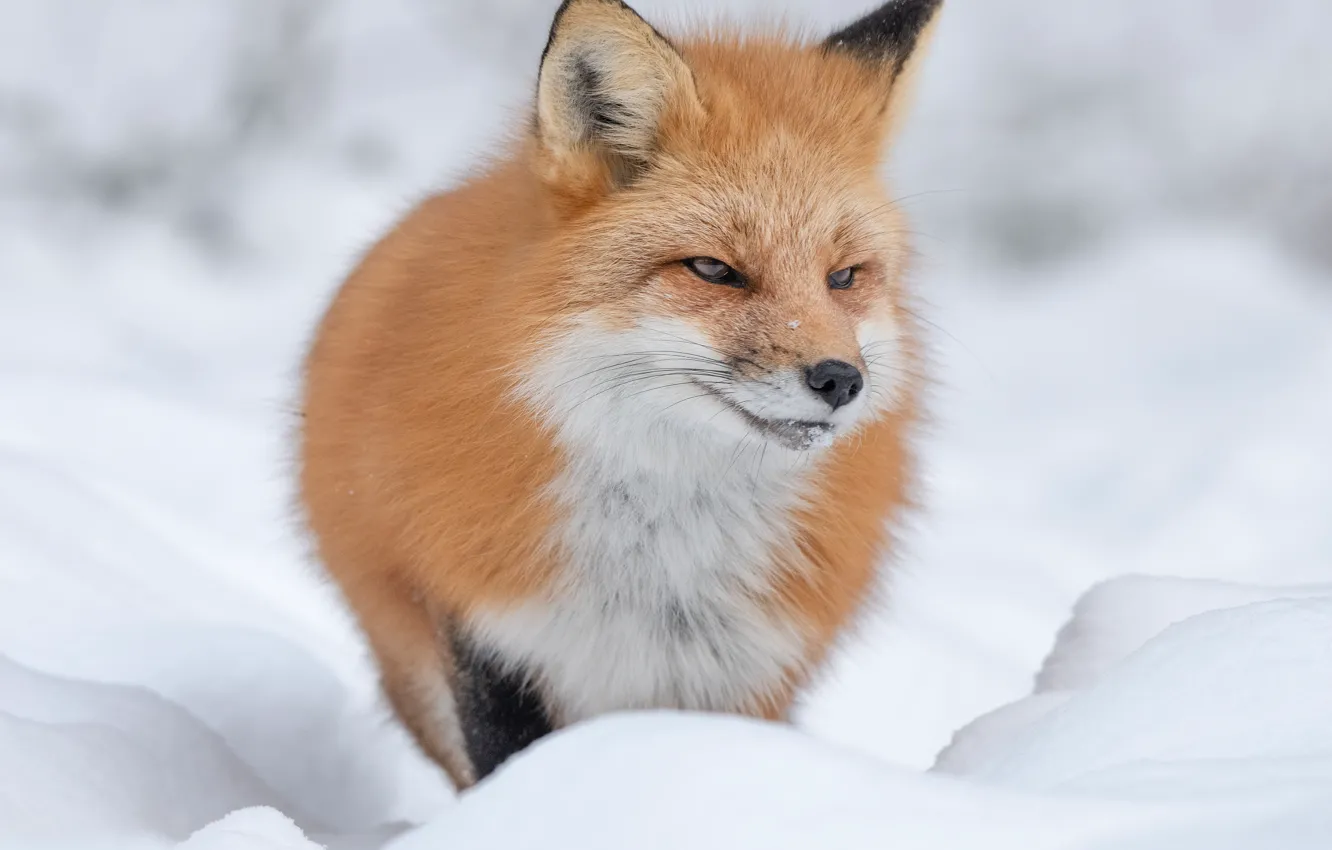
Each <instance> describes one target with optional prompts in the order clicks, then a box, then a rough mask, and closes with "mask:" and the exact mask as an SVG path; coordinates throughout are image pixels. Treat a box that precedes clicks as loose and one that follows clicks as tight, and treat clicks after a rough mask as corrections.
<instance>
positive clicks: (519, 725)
mask: <svg viewBox="0 0 1332 850" xmlns="http://www.w3.org/2000/svg"><path fill="white" fill-rule="evenodd" d="M451 638H452V644H453V646H452V650H453V652H452V654H453V656H454V661H455V673H454V683H455V694H456V698H457V706H458V718H459V721H460V725H461V727H462V733H463V737H464V739H465V741H466V748H467V755H468V759H469V761H470V762H471V766H472V770H473V773H474V775H475V777H476V780H477V781H479V780H481V779H484V778H485V777H486V776H488V775H489V774H490V773H491V772H492V771H494V770H495V768H497V767H499V765H500V764H501V763H503V762H504V760H505V759H507V758H509V757H510V756H512V755H514V754H515V753H517V752H518V751H519V750H522V749H524V748H526V747H527V746H528V745H530V744H532V743H533V742H535V741H536V740H537V739H538V738H541V737H543V736H545V735H548V734H550V732H551V731H552V729H553V724H552V723H551V716H550V712H549V710H548V709H547V707H546V705H545V702H544V700H543V699H542V697H541V695H540V694H539V693H538V692H537V691H536V690H535V689H534V688H533V687H532V685H531V683H530V681H529V680H528V678H527V677H525V676H523V675H522V674H521V673H519V672H516V671H514V670H513V669H511V668H510V667H508V666H505V665H501V664H500V663H499V662H498V661H497V660H496V659H495V658H494V657H493V656H492V655H490V654H489V653H488V652H486V651H485V650H484V649H482V648H480V647H478V646H477V645H476V644H475V643H473V642H472V641H471V640H470V639H469V638H468V637H467V636H466V635H464V634H463V633H462V632H461V631H458V630H455V631H454V632H453V634H452V635H451Z"/></svg>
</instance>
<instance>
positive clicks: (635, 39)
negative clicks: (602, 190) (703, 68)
mask: <svg viewBox="0 0 1332 850" xmlns="http://www.w3.org/2000/svg"><path fill="white" fill-rule="evenodd" d="M679 103H684V104H685V105H696V104H697V94H696V93H695V90H694V79H693V74H692V73H691V72H690V70H689V67H688V66H687V65H686V64H685V61H684V59H683V58H682V57H681V56H680V54H679V53H677V52H676V50H675V48H674V47H672V46H671V43H670V42H668V41H667V40H666V39H665V38H664V37H663V36H662V35H661V34H660V33H658V32H657V31H656V30H654V29H653V28H652V27H651V25H649V24H648V23H647V22H646V21H644V20H643V19H642V18H640V17H639V16H638V14H637V13H636V12H634V10H633V9H630V8H629V7H628V6H626V5H625V4H624V3H622V2H620V0H565V2H564V3H563V4H562V5H561V6H560V8H559V11H557V12H556V13H555V22H554V24H552V26H551V30H550V40H549V41H548V42H547V44H546V52H545V53H544V54H543V55H542V58H541V73H540V77H539V80H538V83H537V136H538V141H539V142H540V144H541V145H542V147H543V148H545V149H546V150H547V151H548V152H550V153H551V154H553V155H554V156H555V158H556V159H557V160H560V159H566V158H568V157H570V156H574V157H576V156H578V155H579V154H580V153H592V154H594V155H596V156H599V157H600V158H602V159H603V160H604V161H605V162H606V164H607V165H609V166H610V169H611V173H612V175H613V176H614V177H615V178H617V179H623V178H624V177H625V175H626V174H629V175H632V173H633V172H635V171H637V170H639V169H641V168H642V166H643V165H645V164H646V163H647V162H648V161H649V159H650V158H651V155H652V152H653V150H654V148H655V147H656V139H657V132H658V128H659V125H660V122H661V119H662V116H663V115H664V114H665V113H666V111H667V109H668V108H669V107H670V106H672V105H673V104H679Z"/></svg>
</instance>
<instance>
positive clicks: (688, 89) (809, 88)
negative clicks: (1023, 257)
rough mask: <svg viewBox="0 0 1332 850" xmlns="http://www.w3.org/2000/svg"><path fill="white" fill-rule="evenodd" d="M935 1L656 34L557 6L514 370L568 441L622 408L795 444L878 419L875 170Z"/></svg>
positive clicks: (897, 342)
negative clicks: (802, 36)
mask: <svg viewBox="0 0 1332 850" xmlns="http://www.w3.org/2000/svg"><path fill="white" fill-rule="evenodd" d="M940 5H941V0H892V2H889V3H887V4H886V5H884V6H883V7H882V8H880V9H878V10H877V11H874V12H872V13H870V14H869V15H867V16H866V17H865V18H863V19H861V20H859V21H857V22H855V23H852V24H850V25H849V26H847V27H845V28H843V29H841V30H839V31H837V32H835V33H833V34H832V35H831V36H829V37H827V38H826V39H824V40H822V41H818V42H815V43H798V42H795V41H793V40H791V39H789V38H786V37H783V36H780V35H765V36H750V37H741V36H738V35H734V34H730V33H721V32H713V33H708V34H704V35H702V36H700V37H697V38H693V39H687V40H686V39H682V40H675V39H668V38H667V37H665V36H663V35H662V34H661V33H659V32H657V31H656V30H655V29H654V28H653V27H652V26H651V25H649V24H648V23H647V22H646V21H644V20H643V19H642V18H640V17H639V16H638V15H637V14H636V13H635V12H634V11H633V10H632V9H630V8H629V7H628V6H626V5H625V4H624V3H622V2H620V1H619V0H565V2H564V3H563V5H562V6H561V7H560V8H559V11H558V12H557V13H556V16H555V21H554V25H553V27H552V29H551V33H550V40H549V42H548V44H547V46H546V50H545V53H544V55H543V57H542V62H541V68H540V74H539V78H538V80H539V81H538V86H537V98H536V110H535V118H534V121H533V123H532V130H531V136H530V139H529V140H528V145H527V153H526V157H527V159H526V162H527V165H528V166H529V167H530V168H531V169H532V173H534V174H535V177H536V182H537V183H538V184H539V186H540V187H541V188H540V194H541V197H542V198H543V199H544V201H545V202H546V204H545V205H546V207H547V208H548V209H549V211H550V212H549V217H550V218H551V226H550V228H549V230H548V231H547V232H548V233H549V234H551V235H550V236H549V238H548V239H547V241H546V244H545V247H544V248H543V250H542V251H541V252H540V254H541V257H540V266H541V267H542V268H544V269H547V270H549V273H548V275H547V279H546V280H545V281H544V283H543V284H542V285H543V286H544V287H545V288H544V290H543V291H544V293H545V294H546V295H547V300H546V304H545V311H544V312H545V314H546V315H548V316H550V317H552V318H553V319H557V320H558V321H553V322H552V323H551V324H550V327H553V328H555V330H552V331H549V332H548V333H545V334H543V335H541V338H540V340H539V341H538V343H537V349H536V351H535V353H534V354H533V358H534V361H535V362H536V363H537V364H538V367H537V368H536V369H535V371H534V373H533V375H532V376H531V377H530V378H529V379H528V380H527V383H526V387H527V390H528V394H529V396H530V397H534V398H535V399H537V401H538V402H539V403H540V404H541V405H542V406H543V407H544V408H545V409H546V412H547V413H548V414H549V415H550V416H552V417H554V418H555V419H556V421H558V422H560V423H561V425H562V427H571V428H574V429H576V430H580V431H582V432H584V433H586V434H597V433H604V432H605V430H606V429H608V428H609V429H615V428H617V427H618V426H617V424H616V423H617V422H627V421H628V420H630V419H633V420H635V421H640V422H648V421H650V422H654V423H660V427H683V428H686V429H692V430H693V431H694V432H696V433H697V436H698V439H703V440H706V439H727V440H736V439H745V438H750V437H754V438H757V439H758V440H759V441H761V442H766V443H769V444H775V445H776V446H779V447H781V448H783V449H786V450H789V451H796V452H803V451H811V450H815V449H817V448H819V447H821V446H826V445H829V444H831V443H832V442H833V441H835V440H837V439H839V438H841V437H843V436H844V435H847V434H850V433H853V432H855V431H856V430H857V428H858V427H859V426H860V425H862V424H863V423H865V422H867V421H870V420H872V419H874V418H875V417H879V416H883V415H886V414H887V413H889V412H891V411H892V410H893V409H894V407H895V405H896V404H897V402H898V399H899V392H898V391H899V388H900V387H901V386H902V384H903V382H904V379H905V377H906V376H905V372H906V371H908V370H909V363H908V359H909V358H908V356H907V355H908V351H907V347H908V345H909V340H908V338H907V323H906V320H905V318H904V316H903V309H902V307H901V292H900V288H901V285H902V284H901V278H902V274H903V270H904V265H905V261H906V258H907V256H908V254H909V246H908V244H907V242H906V239H905V235H904V234H905V228H904V224H903V222H902V220H901V218H900V213H899V211H898V209H897V207H896V206H895V205H894V203H893V202H892V200H891V198H890V197H889V196H888V194H887V193H886V190H885V187H884V186H883V185H882V183H881V181H880V177H879V172H880V165H881V162H882V159H883V156H884V153H885V149H886V147H887V144H888V141H889V139H890V137H891V135H892V132H893V130H894V127H895V125H896V122H897V119H898V117H899V115H900V113H901V111H902V104H903V101H904V96H905V93H906V90H907V88H908V83H909V81H910V78H911V77H912V72H913V70H914V68H915V63H916V59H917V55H918V50H917V48H918V47H920V45H921V44H922V43H923V41H924V40H925V36H926V35H927V33H928V31H929V29H930V25H931V23H932V22H933V20H934V18H935V15H936V12H937V11H938V9H939V7H940Z"/></svg>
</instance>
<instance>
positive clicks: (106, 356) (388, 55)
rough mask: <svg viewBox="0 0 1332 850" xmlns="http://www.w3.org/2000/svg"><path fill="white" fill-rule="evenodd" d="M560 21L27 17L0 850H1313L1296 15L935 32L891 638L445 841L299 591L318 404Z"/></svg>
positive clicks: (451, 824)
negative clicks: (803, 699)
mask: <svg viewBox="0 0 1332 850" xmlns="http://www.w3.org/2000/svg"><path fill="white" fill-rule="evenodd" d="M552 5H554V4H553V0H552V2H551V3H539V2H536V0H506V2H481V0H475V2H473V0H459V2H456V3H455V2H450V3H428V2H425V0H418V2H413V0H393V2H383V3H371V2H368V0H363V2H356V1H355V0H340V2H328V3H325V4H317V3H310V2H305V0H236V2H220V0H219V2H213V3H199V4H167V5H163V4H158V3H150V2H148V0H115V2H100V0H4V2H0V13H3V17H4V20H5V25H4V26H3V27H0V847H5V848H8V847H16V848H32V847H71V848H73V847H78V848H104V847H105V848H111V847H116V848H119V847H133V848H162V847H172V846H176V844H177V843H178V842H181V841H186V844H185V845H184V846H186V847H189V848H193V850H236V848H256V850H258V849H259V848H263V849H264V850H270V848H287V849H288V850H295V848H308V847H311V846H315V845H325V846H329V847H334V848H372V847H382V846H386V845H388V846H392V847H394V848H396V850H415V848H422V849H423V848H433V847H469V848H472V847H478V848H479V847H496V848H518V847H528V846H532V847H536V846H541V847H578V848H596V847H607V848H610V847H617V848H618V847H636V848H653V847H662V848H667V847H671V848H680V847H691V848H693V847H712V846H717V847H763V848H784V847H792V848H796V847H800V848H808V847H847V848H861V847H863V848H876V847H889V846H891V847H901V848H915V847H920V848H927V847H928V848H940V850H952V848H982V847H983V848H1002V847H1010V846H1011V847H1015V848H1024V850H1025V848H1043V847H1051V848H1053V847H1077V848H1094V850H1110V848H1135V850H1137V849H1138V848H1148V850H1155V849H1156V848H1160V850H1166V849H1167V848H1169V850H1178V849H1179V848H1183V849H1184V850H1188V848H1193V847H1198V848H1203V847H1205V848H1208V850H1214V848H1235V850H1239V848H1272V847H1280V848H1283V850H1284V848H1295V850H1299V848H1306V847H1307V848H1325V847H1327V846H1332V728H1329V726H1328V724H1327V718H1328V717H1329V716H1332V638H1329V635H1332V437H1329V436H1328V435H1329V434H1332V393H1330V392H1329V387H1332V264H1330V261H1332V257H1330V255H1329V249H1328V245H1329V242H1328V240H1327V233H1329V232H1332V188H1329V187H1332V181H1330V180H1329V172H1328V171H1327V169H1328V168H1329V167H1330V166H1329V162H1330V161H1329V160H1328V158H1327V156H1326V150H1327V149H1328V141H1329V139H1332V103H1329V102H1328V101H1327V100H1326V98H1325V93H1326V91H1327V88H1328V84H1329V82H1332V58H1329V56H1330V55H1332V54H1328V52H1327V51H1326V50H1325V49H1323V47H1324V45H1323V39H1322V35H1321V34H1323V33H1325V32H1326V31H1327V26H1328V25H1329V24H1332V12H1329V10H1328V8H1327V7H1326V5H1325V4H1322V3H1320V2H1318V1H1317V0H1308V2H1296V0H1285V2H1274V3H1270V4H1265V5H1264V12H1263V17H1261V18H1259V19H1254V17H1253V14H1252V8H1253V7H1252V6H1251V5H1250V4H1244V8H1243V9H1240V8H1239V7H1236V8H1235V9H1232V8H1231V5H1232V4H1219V3H1215V2H1211V3H1208V2H1203V0H1169V2H1159V3H1152V4H1147V3H1146V0H1144V2H1143V3H1141V4H1135V3H1124V4H1093V3H1090V2H1077V3H1070V2H1067V1H1066V0H1064V2H1055V0H1020V2H1012V3H1002V4H1000V3H988V4H987V3H982V2H980V0H970V2H968V0H954V2H953V3H952V5H951V7H950V9H949V12H948V15H949V17H948V18H947V19H946V20H945V26H944V27H943V29H942V31H941V32H940V38H939V41H938V52H937V54H936V61H935V63H934V65H933V66H932V67H931V70H930V73H929V75H928V76H927V78H926V80H925V81H924V83H925V85H924V90H923V91H922V94H921V97H920V110H919V115H918V118H919V120H918V121H917V123H916V125H915V126H914V127H913V129H912V131H911V134H910V135H909V137H908V138H907V139H906V140H904V146H903V150H902V151H901V156H900V157H899V160H898V168H897V172H898V177H899V186H901V187H902V188H901V193H902V194H903V195H910V196H913V197H912V200H910V201H909V202H908V204H909V207H910V208H911V209H912V210H913V211H914V212H916V213H917V220H918V222H919V225H918V226H919V229H920V230H921V231H922V236H921V242H920V248H921V251H922V254H923V257H922V261H921V265H920V268H919V270H918V273H917V275H916V287H917V291H918V292H919V294H920V297H921V300H922V302H923V303H922V308H921V309H922V312H923V315H925V317H926V318H927V319H928V320H929V321H930V322H932V323H933V325H934V326H935V327H933V328H932V329H931V334H932V342H933V344H934V348H935V350H936V358H935V360H936V363H937V370H936V371H937V374H938V378H939V384H938V387H937V390H936V398H935V402H934V405H933V413H934V421H933V423H932V424H931V426H930V428H929V431H928V433H927V434H926V435H924V437H923V438H922V446H921V448H922V455H923V467H924V473H925V482H924V483H925V488H924V493H923V499H924V502H925V510H923V511H922V512H921V513H920V514H919V515H918V516H916V517H915V518H913V520H912V522H911V526H910V530H909V533H908V535H907V546H906V548H905V550H904V551H903V552H902V553H901V556H900V558H899V564H898V565H897V567H896V568H895V570H896V571H895V575H894V581H893V584H892V591H891V594H890V595H889V597H888V599H886V600H885V601H886V603H887V604H886V605H885V607H884V609H883V611H882V612H881V613H880V614H878V615H877V616H875V617H874V618H872V619H871V620H870V621H869V622H867V623H866V625H865V628H864V629H863V630H862V632H861V633H860V634H859V635H858V636H857V637H856V639H855V640H852V641H849V642H848V644H847V646H846V648H845V651H844V652H843V654H842V656H841V657H840V658H838V659H837V662H836V664H835V665H834V666H833V668H832V670H831V671H830V672H829V675H828V676H827V677H826V679H825V681H823V682H822V683H821V684H820V686H819V687H818V688H817V690H816V691H815V692H814V693H813V694H812V695H811V696H810V698H809V700H808V702H807V705H806V706H805V707H804V710H803V711H802V713H801V717H800V723H799V725H798V728H797V729H795V730H787V729H780V728H773V727H769V726H764V725H760V724H754V723H749V722H744V721H740V720H735V719H718V718H701V717H686V716H678V715H677V716H672V715H640V716H625V717H618V718H608V719H605V720H602V721H599V722H595V723H592V724H588V725H587V726H585V727H582V728H577V729H573V730H569V731H568V732H567V733H564V734H561V735H557V736H554V737H553V738H551V739H549V740H548V741H546V742H543V743H542V744H540V745H539V746H537V747H535V748H533V749H532V750H531V751H530V752H529V753H527V754H525V755H524V756H523V757H521V758H519V759H517V760H515V762H514V763H512V764H511V765H510V766H508V767H506V768H505V769H504V770H503V771H502V772H501V773H499V774H498V775H497V776H496V777H494V779H493V780H492V781H490V782H488V783H486V784H484V785H483V786H482V787H480V788H478V789H477V790H476V791H475V792H474V793H472V794H469V795H468V796H467V797H465V798H464V799H462V800H455V799H453V797H452V796H451V795H450V794H449V793H448V792H447V791H446V790H445V789H444V787H443V785H442V782H441V780H440V779H439V777H438V776H437V775H436V773H435V772H434V771H433V769H432V768H431V767H430V766H428V765H427V764H425V763H424V762H423V761H422V760H421V759H420V758H419V757H418V756H417V755H415V753H414V752H413V751H412V750H411V748H410V747H409V746H408V744H407V743H406V741H405V739H404V738H403V736H402V735H401V734H400V733H399V732H398V731H397V730H396V729H395V728H394V727H393V726H392V725H391V724H389V723H387V722H386V720H385V714H384V712H383V709H382V707H381V706H380V705H379V703H378V697H377V695H376V693H375V690H374V687H373V680H372V673H371V670H370V667H369V665H368V663H367V661H366V659H365V656H364V651H363V648H362V647H361V644H360V642H359V640H358V638H357V637H356V635H355V633H354V631H353V630H352V628H351V627H350V625H349V623H348V621H347V620H346V618H345V617H344V616H343V614H342V613H341V611H340V609H339V608H338V606H337V603H336V601H335V599H334V597H333V595H332V594H331V593H330V592H329V591H328V589H327V588H325V587H324V586H322V585H321V584H320V582H319V581H318V579H317V578H316V577H315V573H314V571H313V570H311V569H310V567H309V564H308V561H307V559H306V554H305V545H304V543H303V542H302V540H301V538H300V536H299V534H298V533H297V528H296V526H295V523H294V519H293V515H292V512H291V510H290V488H289V486H288V479H287V475H288V461H289V451H290V446H289V442H288V436H289V432H290V429H291V427H292V419H291V414H290V411H291V399H292V394H293V377H294V368H295V364H296V361H297V359H298V357H299V354H300V351H301V346H302V344H303V342H304V339H305V335H306V334H307V333H308V330H309V328H310V326H311V324H312V322H313V321H314V319H315V317H316V316H317V315H318V311H319V309H320V307H321V305H322V303H323V302H324V299H325V298H326V297H327V296H328V294H329V292H330V289H331V287H332V286H333V285H334V284H335V283H336V281H337V280H338V278H339V275H340V274H341V273H342V272H343V271H344V270H345V269H346V267H347V264H348V263H349V262H350V260H351V258H352V257H353V256H354V255H355V253H356V252H357V251H359V250H360V249H361V248H362V247H363V246H364V245H365V244H366V243H367V241H368V240H370V239H371V238H373V237H374V235H375V234H376V233H377V232H378V231H379V230H380V229H381V228H382V227H384V226H385V225H386V224H387V223H388V222H389V221H390V220H391V219H392V218H393V217H394V215H396V214H397V213H398V212H400V211H401V210H402V209H403V208H404V206H405V205H406V204H407V203H409V202H410V200H411V199H412V198H413V197H415V196H416V195H418V194H419V193H420V192H421V191H422V190H423V187H425V186H428V185H432V184H438V183H441V182H446V181H447V179H448V177H449V175H450V174H451V173H454V172H455V171H456V170H457V169H460V168H463V167H465V165H466V163H467V161H468V157H469V156H470V155H471V154H473V153H475V152H476V151H478V150H481V149H483V144H484V140H485V139H486V138H488V137H490V136H491V135H492V134H493V133H494V132H495V131H496V129H497V128H498V127H499V126H500V125H501V124H502V122H503V121H504V120H506V117H508V116H511V115H512V114H513V113H514V109H515V108H516V107H517V106H518V105H520V104H521V98H522V97H523V95H524V92H525V91H526V88H525V86H526V85H527V81H528V75H529V74H530V71H531V70H532V68H531V64H532V63H533V62H534V61H535V58H534V57H535V53H534V52H533V51H538V50H539V47H540V42H541V38H542V35H543V33H542V30H543V28H544V26H545V18H546V17H548V12H549V10H548V9H547V8H546V7H547V6H552ZM635 5H637V6H638V7H640V8H641V9H643V10H644V11H653V10H656V11H665V10H675V9H677V8H678V7H679V5H680V4H678V3H675V2H669V0H657V1H656V2H646V0H645V2H642V3H639V4H635ZM693 5H694V8H698V7H699V6H701V5H702V4H701V3H695V4H693ZM720 5H725V6H727V7H729V8H731V9H733V10H740V9H744V8H749V9H753V8H757V7H759V6H763V5H769V6H771V5H780V6H781V7H783V8H786V9H790V10H792V13H791V17H792V18H793V19H795V20H810V21H815V22H818V23H820V24H829V23H832V22H834V21H837V20H843V19H845V18H847V17H849V16H850V15H851V14H853V13H854V12H855V11H856V10H857V9H858V8H860V7H861V6H863V5H865V4H862V3H860V2H855V0H839V2H837V3H833V4H822V3H813V2H808V3H799V2H795V0H791V1H790V2H786V3H781V4H762V3H759V2H757V0H752V1H751V2H742V0H735V2H730V3H726V4H720ZM815 7H817V10H815ZM1112 7H1113V8H1112ZM1241 13H1242V14H1241ZM671 17H675V18H678V17H679V15H674V16H671V15H668V16H667V18H668V19H670V18H671ZM1037 22H1039V25H1038V23H1037ZM1240 48H1242V49H1240ZM1290 79H1299V80H1303V81H1305V83H1307V85H1298V86H1294V85H1288V84H1286V81H1288V80H1290ZM1319 81H1321V85H1320V84H1319ZM1320 93H1322V96H1321V97H1320ZM922 193H930V194H922ZM936 760H937V764H936ZM931 768H933V769H932V770H930V769H931Z"/></svg>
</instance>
